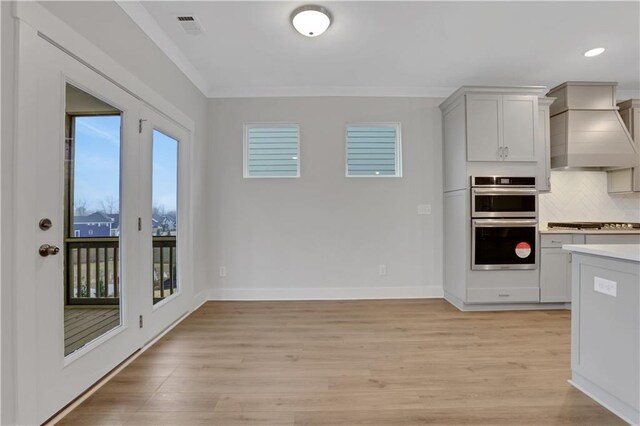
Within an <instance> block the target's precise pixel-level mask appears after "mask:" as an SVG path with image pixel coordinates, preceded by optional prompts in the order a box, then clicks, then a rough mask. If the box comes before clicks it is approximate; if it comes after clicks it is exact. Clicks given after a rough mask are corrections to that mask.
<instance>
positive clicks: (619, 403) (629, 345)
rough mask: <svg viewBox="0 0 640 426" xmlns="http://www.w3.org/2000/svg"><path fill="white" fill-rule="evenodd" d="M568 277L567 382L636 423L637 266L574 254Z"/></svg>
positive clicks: (639, 379)
mask: <svg viewBox="0 0 640 426" xmlns="http://www.w3.org/2000/svg"><path fill="white" fill-rule="evenodd" d="M572 275H573V282H572V306H573V310H572V319H571V323H572V336H571V337H572V342H571V368H572V373H573V374H572V383H573V384H574V385H575V386H576V387H578V388H579V389H580V390H582V391H583V392H585V393H587V394H588V395H589V396H591V397H592V398H594V399H596V400H597V401H598V402H600V403H601V404H603V405H604V406H605V407H606V408H608V409H609V410H611V411H612V412H614V413H616V414H617V415H619V416H620V417H622V418H623V419H624V420H626V421H629V422H631V423H633V424H637V423H638V422H639V421H640V417H639V414H638V413H639V409H640V407H639V405H640V402H639V401H640V365H639V364H640V363H639V361H638V360H639V356H640V263H638V262H633V261H626V260H618V259H613V258H609V257H602V256H594V255H588V254H580V253H575V252H574V253H573V271H572ZM601 279H604V280H607V281H599V280H601ZM596 281H599V283H601V284H604V288H603V287H602V286H599V289H598V290H596ZM612 283H615V285H613V284H612ZM614 289H615V290H614ZM606 293H609V294H606ZM614 293H615V295H614Z"/></svg>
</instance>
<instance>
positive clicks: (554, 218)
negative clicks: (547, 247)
mask: <svg viewBox="0 0 640 426" xmlns="http://www.w3.org/2000/svg"><path fill="white" fill-rule="evenodd" d="M539 210H540V226H546V224H547V222H571V221H587V222H604V221H609V222H640V193H631V194H608V193H607V173H606V172H591V171H589V172H584V171H556V172H551V192H549V193H542V194H540V197H539Z"/></svg>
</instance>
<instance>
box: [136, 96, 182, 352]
mask: <svg viewBox="0 0 640 426" xmlns="http://www.w3.org/2000/svg"><path fill="white" fill-rule="evenodd" d="M142 117H143V118H142V119H141V122H140V132H141V135H140V160H141V163H140V170H141V178H140V183H141V188H142V191H141V198H140V203H141V211H140V214H141V224H140V226H141V232H140V237H141V247H143V248H144V249H143V250H141V252H140V263H141V264H142V265H146V266H145V267H144V268H142V269H141V270H140V281H141V282H143V283H146V284H145V285H144V286H142V287H141V291H142V294H141V295H140V298H141V300H142V301H143V302H142V307H143V310H142V313H141V315H142V320H143V323H144V327H143V328H142V330H143V332H144V338H145V339H147V340H150V339H152V338H153V337H155V336H157V335H158V334H159V333H161V332H162V331H163V330H164V329H166V328H167V327H168V326H169V325H171V323H173V322H174V321H175V320H176V319H177V318H179V317H180V316H182V315H183V314H185V313H186V312H187V311H188V310H189V307H190V301H191V300H192V294H193V288H192V280H191V277H190V276H189V273H190V271H192V270H193V265H192V263H191V262H192V256H190V255H189V253H188V251H189V246H188V245H187V243H188V241H189V238H188V235H190V229H189V226H190V223H191V220H190V214H191V211H192V209H191V208H189V200H190V199H191V197H190V193H189V191H190V187H189V185H188V182H189V173H188V171H189V167H188V164H189V149H188V147H189V136H190V135H189V131H188V130H186V129H185V128H183V127H182V126H180V125H178V124H177V123H175V122H174V121H173V120H170V119H168V118H167V117H165V116H164V115H162V114H160V113H159V112H157V111H155V110H154V109H152V108H150V107H148V106H144V107H143V109H142ZM149 265H152V266H151V267H148V266H149Z"/></svg>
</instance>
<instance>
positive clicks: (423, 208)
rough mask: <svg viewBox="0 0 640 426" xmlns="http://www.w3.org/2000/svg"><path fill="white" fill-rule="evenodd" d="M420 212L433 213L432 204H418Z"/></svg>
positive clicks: (420, 213)
mask: <svg viewBox="0 0 640 426" xmlns="http://www.w3.org/2000/svg"><path fill="white" fill-rule="evenodd" d="M418 214H419V215H428V214H431V204H418Z"/></svg>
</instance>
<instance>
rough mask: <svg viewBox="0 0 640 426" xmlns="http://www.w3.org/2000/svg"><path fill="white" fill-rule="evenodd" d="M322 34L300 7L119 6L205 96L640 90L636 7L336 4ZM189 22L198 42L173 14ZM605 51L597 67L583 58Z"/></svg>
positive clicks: (329, 4)
mask: <svg viewBox="0 0 640 426" xmlns="http://www.w3.org/2000/svg"><path fill="white" fill-rule="evenodd" d="M311 3H319V4H322V5H323V6H326V7H327V8H328V9H329V10H330V11H331V13H332V14H333V16H334V22H333V24H332V25H331V27H330V28H329V29H328V30H327V32H326V33H325V34H323V35H322V36H320V37H316V38H307V37H303V36H301V35H299V34H298V33H296V32H295V30H294V29H293V28H292V26H291V25H290V23H289V15H290V13H291V11H292V10H293V9H295V8H296V7H298V6H300V5H302V4H306V3H301V2H277V1H259V2H207V1H195V2H187V1H145V2H140V3H138V2H121V3H119V4H120V6H121V7H122V8H123V9H124V10H125V12H127V13H128V14H129V15H130V16H131V17H132V19H133V20H134V21H135V22H136V23H137V24H138V25H139V26H140V27H141V28H142V29H143V30H144V31H145V32H146V33H147V34H148V35H149V36H150V37H151V38H152V39H153V40H154V42H156V44H158V46H160V47H161V48H162V49H163V50H164V51H165V53H167V54H168V55H169V56H170V57H171V58H172V60H173V61H174V62H175V63H176V64H177V65H178V66H179V67H180V68H181V69H182V71H183V72H185V74H187V75H188V76H189V77H190V78H191V80H192V81H193V82H194V84H196V85H197V86H198V87H199V88H200V89H201V90H202V91H203V92H204V93H205V94H206V95H208V96H210V97H225V96H268V95H323V94H325V95H334V94H335V95H338V94H345V95H417V96H425V95H426V96H445V95H447V94H449V93H450V92H451V90H452V89H454V88H457V87H458V86H460V85H465V84H472V85H546V86H553V85H556V84H558V83H561V82H564V81H567V80H598V81H617V82H619V89H622V90H625V91H637V90H640V81H639V79H640V77H639V76H640V2H637V1H633V2H609V1H602V2H553V1H552V2H367V1H355V2H333V1H328V2H325V1H319V2H315V1H312V2H311ZM178 14H193V15H195V16H196V18H197V19H198V20H199V21H200V23H201V25H202V26H203V28H204V31H205V34H204V35H201V36H191V35H187V34H185V33H184V32H183V31H182V29H181V28H180V26H179V24H178V22H177V20H176V18H175V16H176V15H178ZM598 46H603V47H606V48H607V50H606V52H605V53H604V54H602V55H601V56H599V57H595V58H585V57H584V56H583V55H582V53H583V52H584V51H586V50H588V49H590V48H592V47H598Z"/></svg>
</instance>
